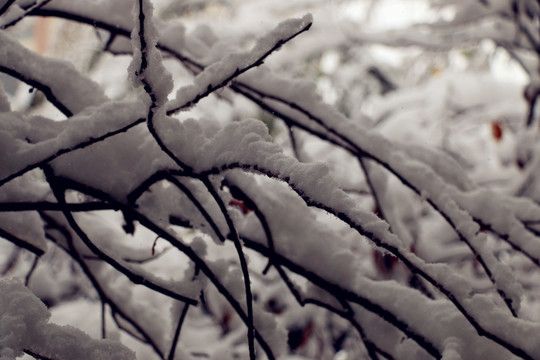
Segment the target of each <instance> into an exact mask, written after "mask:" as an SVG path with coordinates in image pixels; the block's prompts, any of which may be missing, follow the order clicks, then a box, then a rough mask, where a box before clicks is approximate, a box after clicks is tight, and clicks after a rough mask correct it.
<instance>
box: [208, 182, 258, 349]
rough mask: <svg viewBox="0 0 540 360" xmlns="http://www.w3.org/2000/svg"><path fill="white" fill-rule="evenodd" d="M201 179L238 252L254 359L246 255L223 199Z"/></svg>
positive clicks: (249, 284) (253, 336)
mask: <svg viewBox="0 0 540 360" xmlns="http://www.w3.org/2000/svg"><path fill="white" fill-rule="evenodd" d="M201 181H202V182H203V184H204V185H205V186H206V188H207V189H208V192H209V193H210V195H212V197H213V198H214V200H215V201H216V203H217V204H218V206H219V208H220V210H221V213H222V214H223V216H224V217H225V220H226V221H227V225H228V227H229V231H230V234H229V235H230V236H231V237H232V240H233V242H234V247H235V248H236V252H237V253H238V259H239V261H240V267H241V269H242V274H243V277H244V288H245V293H246V310H247V327H248V346H249V358H250V360H255V358H256V356H255V327H254V324H253V295H252V293H251V283H250V280H249V269H248V265H247V261H246V257H245V255H244V251H243V250H242V244H241V243H240V237H239V235H238V232H237V231H236V227H235V226H234V223H233V221H232V219H231V217H230V215H229V211H228V210H227V207H226V206H225V204H224V203H223V200H222V199H221V197H220V196H219V194H218V193H217V191H216V189H215V188H214V186H213V185H212V183H211V182H210V179H209V178H208V177H205V178H202V179H201Z"/></svg>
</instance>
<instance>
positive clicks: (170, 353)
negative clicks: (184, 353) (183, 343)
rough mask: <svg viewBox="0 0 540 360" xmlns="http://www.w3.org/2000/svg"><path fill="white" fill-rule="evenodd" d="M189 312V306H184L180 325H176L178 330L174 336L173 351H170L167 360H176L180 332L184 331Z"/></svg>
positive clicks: (179, 321)
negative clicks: (183, 326) (183, 327)
mask: <svg viewBox="0 0 540 360" xmlns="http://www.w3.org/2000/svg"><path fill="white" fill-rule="evenodd" d="M188 310H189V304H184V307H183V308H182V312H181V313H180V318H179V319H178V324H177V325H176V329H175V331H174V336H173V339H172V343H171V349H170V350H169V356H167V360H173V359H174V353H175V351H176V346H177V345H178V339H179V338H180V330H181V329H182V325H183V324H184V320H185V318H186V314H187V312H188Z"/></svg>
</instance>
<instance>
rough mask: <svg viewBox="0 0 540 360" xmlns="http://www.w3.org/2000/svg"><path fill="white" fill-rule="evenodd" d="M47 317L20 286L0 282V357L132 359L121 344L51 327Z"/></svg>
mask: <svg viewBox="0 0 540 360" xmlns="http://www.w3.org/2000/svg"><path fill="white" fill-rule="evenodd" d="M50 316H51V314H50V312H49V311H48V310H47V307H46V306H45V304H43V303H42V302H41V301H39V299H38V298H37V297H36V296H35V295H33V294H32V293H31V292H30V290H28V289H27V288H26V287H25V286H24V285H23V284H22V283H20V282H19V281H17V280H6V279H2V280H0V357H2V358H4V357H5V358H6V359H15V358H16V357H19V356H22V355H23V353H24V351H25V350H28V351H31V352H33V353H35V354H39V355H41V356H43V357H46V358H50V359H81V360H105V359H115V360H128V359H135V354H134V353H133V352H131V351H130V350H128V349H127V348H126V347H124V346H123V345H121V344H120V343H117V342H114V341H111V340H95V339H92V338H91V337H89V336H88V335H87V334H85V333H83V332H82V331H80V330H78V329H75V328H73V327H71V326H58V325H55V324H51V323H49V322H48V320H49V318H50Z"/></svg>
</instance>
